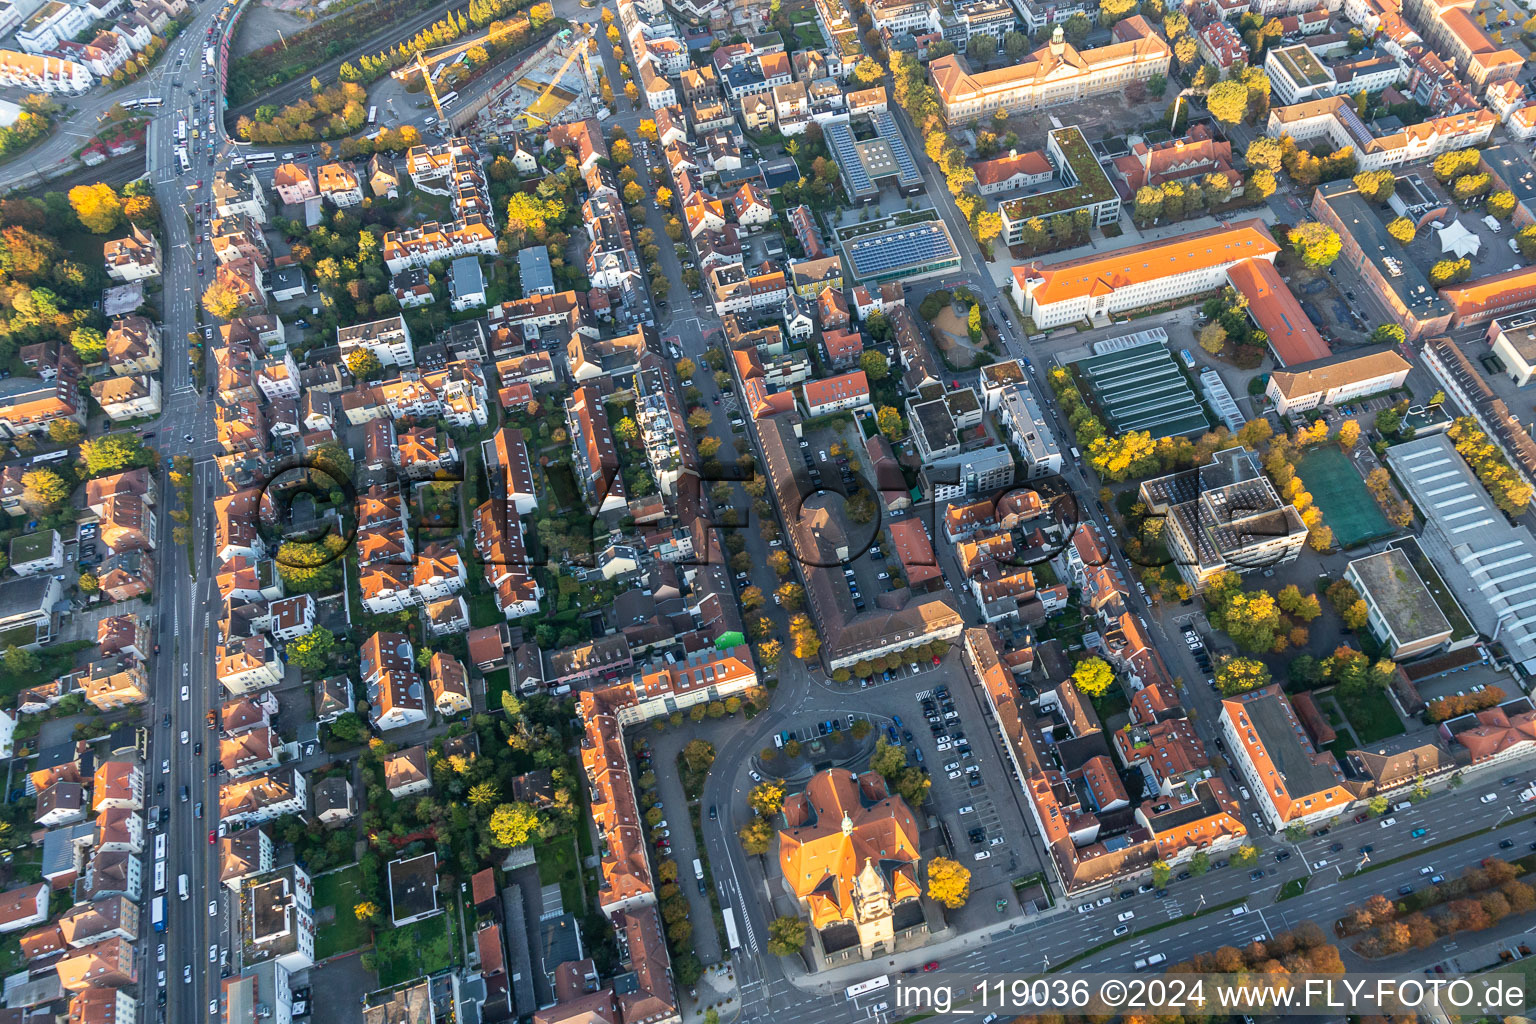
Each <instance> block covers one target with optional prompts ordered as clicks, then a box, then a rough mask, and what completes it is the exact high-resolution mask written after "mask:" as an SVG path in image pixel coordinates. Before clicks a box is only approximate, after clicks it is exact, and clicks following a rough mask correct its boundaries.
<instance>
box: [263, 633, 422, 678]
mask: <svg viewBox="0 0 1536 1024" xmlns="http://www.w3.org/2000/svg"><path fill="white" fill-rule="evenodd" d="M335 646H336V635H335V634H334V633H332V632H331V631H330V630H329V629H326V628H325V627H324V626H316V627H315V628H314V629H312V630H310V631H309V632H308V633H305V634H304V635H303V636H301V637H296V638H295V639H293V640H290V641H288V661H289V663H290V664H293V665H297V666H298V667H299V668H300V669H301V670H302V671H305V672H310V673H320V672H324V671H325V668H326V666H327V665H328V664H330V659H331V650H332V648H334V647H335ZM423 650H425V648H423Z"/></svg>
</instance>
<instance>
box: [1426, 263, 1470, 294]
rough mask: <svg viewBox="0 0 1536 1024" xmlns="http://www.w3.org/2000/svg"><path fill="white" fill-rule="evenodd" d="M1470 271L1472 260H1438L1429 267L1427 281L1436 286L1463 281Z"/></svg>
mask: <svg viewBox="0 0 1536 1024" xmlns="http://www.w3.org/2000/svg"><path fill="white" fill-rule="evenodd" d="M1471 273H1472V261H1471V260H1465V259H1459V260H1440V261H1438V262H1436V263H1435V265H1434V266H1432V267H1430V268H1429V283H1430V284H1432V285H1434V286H1435V287H1436V288H1441V287H1444V286H1445V285H1448V284H1456V283H1458V282H1461V281H1465V280H1466V279H1467V278H1468V277H1469V276H1470V275H1471Z"/></svg>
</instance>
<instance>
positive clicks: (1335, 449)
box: [1296, 444, 1396, 549]
mask: <svg viewBox="0 0 1536 1024" xmlns="http://www.w3.org/2000/svg"><path fill="white" fill-rule="evenodd" d="M1296 474H1297V475H1298V476H1300V477H1301V480H1302V483H1304V484H1305V485H1306V488H1307V492H1308V493H1310V494H1311V495H1312V500H1313V501H1314V502H1315V503H1316V504H1317V507H1318V508H1320V509H1322V511H1323V521H1324V522H1326V523H1327V524H1328V525H1329V526H1330V527H1332V528H1333V537H1334V540H1336V541H1337V542H1338V545H1339V547H1341V548H1345V549H1348V548H1353V547H1358V546H1359V545H1361V544H1364V543H1365V542H1366V541H1368V540H1375V539H1376V538H1378V537H1390V536H1391V535H1392V534H1393V533H1395V532H1396V531H1395V530H1394V529H1393V528H1392V524H1391V523H1389V522H1387V517H1386V516H1384V515H1382V513H1381V506H1380V505H1378V504H1376V499H1375V498H1373V497H1371V492H1370V491H1368V490H1366V489H1365V481H1364V480H1361V479H1360V474H1359V473H1357V472H1355V467H1354V465H1353V464H1352V463H1351V462H1350V460H1349V456H1348V455H1345V454H1344V453H1343V452H1341V451H1339V446H1338V445H1335V444H1320V445H1316V446H1314V447H1313V448H1312V449H1311V450H1310V451H1308V452H1307V454H1305V455H1303V456H1302V457H1301V458H1299V459H1297V460H1296Z"/></svg>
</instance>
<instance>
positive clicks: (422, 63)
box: [416, 50, 443, 121]
mask: <svg viewBox="0 0 1536 1024" xmlns="http://www.w3.org/2000/svg"><path fill="white" fill-rule="evenodd" d="M439 59H440V58H436V57H434V58H433V60H439ZM416 66H417V67H419V68H420V69H421V78H422V81H424V82H426V83H427V95H428V96H430V97H432V106H433V108H434V109H435V110H436V111H437V119H438V120H439V121H442V120H443V105H442V104H441V103H439V102H438V100H437V86H436V85H435V84H433V82H432V73H431V72H430V71H428V70H427V61H426V58H425V57H423V56H422V54H421V51H420V50H417V51H416Z"/></svg>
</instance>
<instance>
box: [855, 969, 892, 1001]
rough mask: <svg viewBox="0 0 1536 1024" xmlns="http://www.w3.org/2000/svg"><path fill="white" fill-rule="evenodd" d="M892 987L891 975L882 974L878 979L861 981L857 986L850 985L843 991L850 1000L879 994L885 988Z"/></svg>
mask: <svg viewBox="0 0 1536 1024" xmlns="http://www.w3.org/2000/svg"><path fill="white" fill-rule="evenodd" d="M890 987H891V976H890V975H889V974H882V975H880V977H878V978H870V979H869V980H868V981H861V982H859V983H858V984H857V985H849V986H848V987H847V988H846V989H844V990H843V994H844V995H846V996H847V997H848V998H849V999H857V998H858V997H859V996H867V995H869V994H870V993H871V992H879V991H880V990H881V989H883V988H890Z"/></svg>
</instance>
